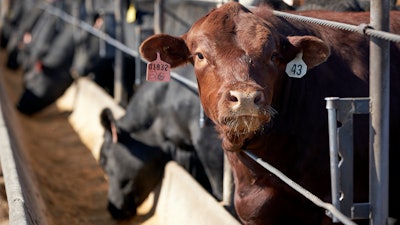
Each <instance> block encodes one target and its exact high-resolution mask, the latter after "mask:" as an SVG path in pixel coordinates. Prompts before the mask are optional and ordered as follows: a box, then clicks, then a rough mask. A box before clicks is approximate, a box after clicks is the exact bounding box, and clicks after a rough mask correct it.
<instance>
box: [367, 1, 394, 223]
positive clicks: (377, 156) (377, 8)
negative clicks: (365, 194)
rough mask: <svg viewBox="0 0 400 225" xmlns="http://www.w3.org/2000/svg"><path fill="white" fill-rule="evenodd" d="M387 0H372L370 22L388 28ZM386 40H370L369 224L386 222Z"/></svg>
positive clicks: (387, 82) (387, 114) (387, 128)
mask: <svg viewBox="0 0 400 225" xmlns="http://www.w3.org/2000/svg"><path fill="white" fill-rule="evenodd" d="M389 7H390V5H389V1H388V0H371V15H370V25H371V26H372V27H373V28H374V29H375V30H381V31H389ZM389 63H390V56H389V41H386V40H383V39H379V38H375V37H371V41H370V99H371V100H370V107H371V127H370V182H371V184H370V186H371V187H370V202H371V224H373V225H383V224H387V222H388V221H387V220H388V211H389V210H388V207H389V203H388V201H389V197H388V196H389V194H388V192H389V188H388V186H389V185H388V183H389V119H388V118H389V84H390V80H389V74H390V73H389V72H390V71H389Z"/></svg>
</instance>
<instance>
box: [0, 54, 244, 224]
mask: <svg viewBox="0 0 400 225" xmlns="http://www.w3.org/2000/svg"><path fill="white" fill-rule="evenodd" d="M5 57H6V54H5V52H4V51H3V50H1V51H0V103H1V104H0V106H1V107H0V109H1V110H0V111H2V112H0V113H2V114H3V120H4V121H2V120H1V119H2V118H1V116H0V152H1V154H0V157H1V162H2V165H1V166H2V168H3V172H4V178H5V184H6V189H7V197H8V198H9V199H8V203H9V204H10V205H9V206H8V207H9V208H10V211H9V222H8V219H7V216H6V215H7V210H8V209H7V201H6V200H5V199H1V198H0V203H1V205H0V206H1V208H0V209H1V211H0V216H1V215H4V217H3V216H1V217H0V225H1V224H3V222H4V224H11V225H13V224H15V225H23V224H40V225H46V224H49V225H52V224H55V225H64V224H65V225H75V224H76V225H78V224H85V225H125V224H129V225H135V224H143V225H153V224H229V225H235V224H239V223H238V222H237V220H236V219H234V217H232V216H231V215H230V214H229V213H228V212H227V211H226V210H225V209H224V208H223V206H222V205H221V204H220V203H218V202H217V201H216V200H215V199H214V198H213V197H212V196H211V195H209V194H208V193H207V192H206V191H205V190H204V189H202V187H201V186H200V185H199V184H198V183H197V182H196V181H195V180H194V179H193V178H192V177H190V175H189V174H188V173H187V172H186V171H184V170H183V169H182V168H181V167H180V166H178V165H177V164H176V163H173V162H170V163H168V164H167V166H166V169H165V173H164V178H163V180H162V182H161V184H160V185H159V186H158V187H157V188H156V189H155V190H154V191H153V193H152V194H151V195H150V196H149V197H148V199H147V200H146V201H145V202H144V203H143V204H142V205H141V206H140V207H139V208H138V216H136V217H135V218H132V219H131V220H129V221H116V220H113V219H112V217H111V215H110V214H109V212H108V210H107V203H108V200H107V191H108V183H107V179H106V177H105V174H104V172H103V171H102V169H101V168H100V167H99V165H98V163H97V159H98V154H99V152H98V150H99V147H100V144H101V142H102V134H103V129H102V128H101V125H100V119H99V116H97V117H96V115H98V114H99V112H100V110H101V109H102V108H103V107H105V106H108V107H111V109H112V110H113V111H114V113H115V115H116V116H117V117H118V116H121V115H122V114H123V112H124V110H123V109H121V108H120V107H119V106H117V105H116V104H115V102H114V101H113V100H112V99H111V98H110V97H109V98H107V97H106V96H107V95H104V96H103V95H102V94H101V93H100V88H98V87H97V86H95V85H94V83H90V82H89V81H88V80H86V81H85V80H83V81H82V80H81V81H82V82H79V81H78V82H77V83H75V84H74V85H73V86H72V87H70V88H69V89H68V90H67V92H66V93H65V94H64V96H62V97H61V98H60V99H59V100H57V102H56V103H55V104H52V105H50V106H49V107H47V108H46V109H44V110H43V111H41V112H39V113H38V114H35V115H34V116H32V117H28V116H25V115H23V114H21V113H19V112H18V111H17V110H16V108H15V103H16V102H17V100H18V97H19V95H20V93H21V91H22V72H20V71H10V70H8V69H6V68H5V67H4V65H3V64H4V63H3V62H4V61H5ZM79 85H80V86H79ZM77 86H78V87H77ZM79 87H83V88H79ZM78 89H79V90H78ZM90 89H94V90H95V91H97V92H95V93H89V94H87V93H86V92H88V90H90ZM81 93H84V94H81ZM78 95H79V96H78ZM81 95H87V96H86V97H85V98H86V99H90V100H91V101H84V100H82V97H81ZM99 95H100V97H99ZM96 98H99V99H101V100H97V99H96ZM93 99H95V100H93ZM113 104H114V105H113ZM0 115H1V114H0ZM4 128H6V129H4ZM4 130H8V136H9V146H11V150H9V152H10V154H9V155H11V156H9V155H7V154H4V152H6V151H5V148H4V147H7V144H8V140H6V139H8V137H7V135H4ZM2 134H3V135H2ZM6 158H7V159H6ZM10 161H11V163H9V162H10ZM3 162H6V163H3ZM13 164H15V165H13ZM13 170H15V171H14V172H16V174H13V173H12V172H13ZM7 178H8V179H7ZM18 180H19V182H20V184H18ZM7 184H8V185H7ZM19 185H20V187H19ZM199 206H201V207H199ZM3 218H4V219H3Z"/></svg>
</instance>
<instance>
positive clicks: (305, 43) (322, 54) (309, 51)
mask: <svg viewBox="0 0 400 225" xmlns="http://www.w3.org/2000/svg"><path fill="white" fill-rule="evenodd" d="M287 39H288V41H289V42H290V44H291V45H292V46H293V48H291V50H293V51H294V52H292V53H293V54H292V55H293V56H296V55H297V54H298V53H299V52H300V51H302V52H303V61H304V62H305V63H306V64H307V67H308V69H311V68H313V67H315V66H318V65H319V64H321V63H323V62H325V61H326V60H327V59H328V57H329V55H330V49H329V46H328V45H326V44H325V42H324V41H323V40H321V39H319V38H317V37H314V36H289V37H287Z"/></svg>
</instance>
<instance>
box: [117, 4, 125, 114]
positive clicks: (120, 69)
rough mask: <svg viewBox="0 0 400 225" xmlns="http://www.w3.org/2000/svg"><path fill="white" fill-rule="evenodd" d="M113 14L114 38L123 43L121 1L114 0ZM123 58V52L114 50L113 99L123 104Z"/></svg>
mask: <svg viewBox="0 0 400 225" xmlns="http://www.w3.org/2000/svg"><path fill="white" fill-rule="evenodd" d="M114 16H115V22H116V27H115V39H117V41H119V42H121V43H124V40H123V39H124V35H123V34H124V32H123V26H122V2H121V0H116V1H115V5H114ZM123 76H124V60H123V52H122V51H121V50H119V49H116V50H115V65H114V100H115V101H116V102H117V103H118V104H120V105H122V106H125V105H126V104H127V102H128V96H127V91H126V88H125V84H124V78H123Z"/></svg>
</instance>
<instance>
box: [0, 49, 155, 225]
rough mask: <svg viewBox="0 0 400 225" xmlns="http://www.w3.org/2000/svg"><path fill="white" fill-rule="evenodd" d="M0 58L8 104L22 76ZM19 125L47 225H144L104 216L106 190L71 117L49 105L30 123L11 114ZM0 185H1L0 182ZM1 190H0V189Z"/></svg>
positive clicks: (0, 194)
mask: <svg viewBox="0 0 400 225" xmlns="http://www.w3.org/2000/svg"><path fill="white" fill-rule="evenodd" d="M4 62H5V53H4V51H3V50H2V51H1V52H0V63H1V66H0V82H4V83H3V84H4V86H6V89H7V93H8V96H7V97H8V98H9V99H10V101H12V103H15V102H16V101H17V100H18V97H19V94H20V93H21V89H22V74H21V72H20V71H11V70H8V69H6V68H4ZM15 113H16V114H17V117H18V119H19V120H20V121H21V124H22V126H23V128H22V129H21V130H22V131H23V132H22V135H21V137H20V138H21V139H22V140H23V141H24V144H23V146H26V148H27V150H26V151H27V155H29V158H28V161H29V162H28V163H29V164H30V165H31V167H32V170H33V173H34V174H35V175H36V178H37V179H36V180H37V184H38V186H39V187H38V190H39V191H40V194H41V196H42V198H43V200H44V203H45V206H46V217H48V221H51V222H50V223H49V224H55V225H78V224H79V225H80V224H85V225H92V224H93V225H123V224H142V223H143V221H144V220H145V219H147V218H146V216H141V217H140V216H139V217H137V218H135V219H133V220H131V221H124V222H117V221H115V220H113V219H112V218H111V216H110V214H109V213H108V211H107V208H106V207H107V189H108V184H107V180H106V179H105V176H104V173H103V171H102V170H101V168H100V167H99V166H98V164H97V161H96V160H95V158H94V157H93V155H92V154H91V151H90V150H89V149H87V148H86V147H85V145H84V144H83V143H82V142H81V140H80V138H79V136H78V135H77V134H76V133H75V131H74V130H73V128H72V127H71V125H70V124H69V123H68V116H69V114H70V112H66V111H60V110H59V109H57V107H56V106H55V105H54V104H53V105H51V106H50V107H48V108H46V109H45V110H43V111H42V112H40V113H38V114H37V115H34V116H32V117H28V116H24V115H22V114H20V113H19V112H17V111H15ZM0 184H1V182H0ZM0 187H1V186H0ZM5 198H6V196H5V193H4V189H3V190H0V225H1V224H3V223H2V222H3V221H6V223H5V224H7V220H8V207H7V201H6V199H5Z"/></svg>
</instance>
